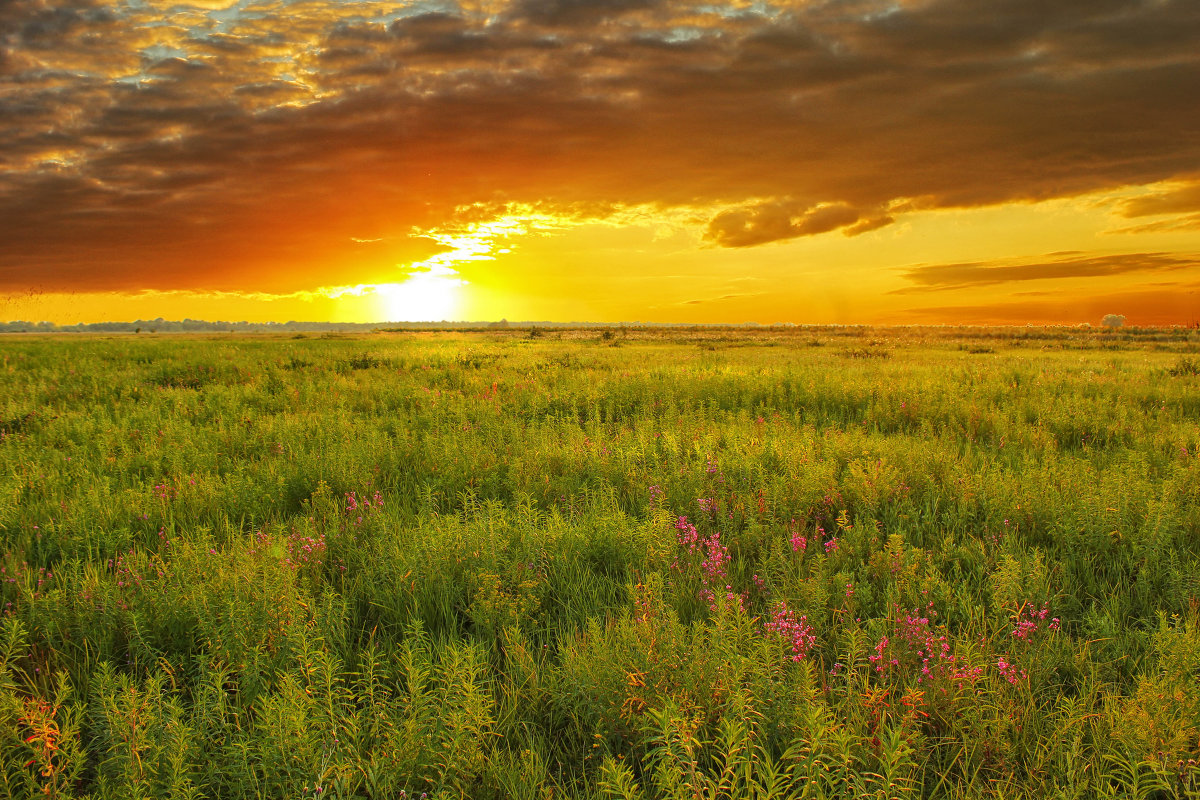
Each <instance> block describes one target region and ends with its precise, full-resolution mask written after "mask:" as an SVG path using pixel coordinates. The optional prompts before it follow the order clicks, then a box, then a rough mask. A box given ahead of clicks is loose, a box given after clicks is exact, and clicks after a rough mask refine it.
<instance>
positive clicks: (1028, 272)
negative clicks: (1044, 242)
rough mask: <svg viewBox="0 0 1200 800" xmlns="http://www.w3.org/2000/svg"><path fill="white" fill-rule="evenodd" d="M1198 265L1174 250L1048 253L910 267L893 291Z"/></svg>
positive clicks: (1198, 258) (1195, 258) (1198, 264)
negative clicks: (1034, 258)
mask: <svg viewBox="0 0 1200 800" xmlns="http://www.w3.org/2000/svg"><path fill="white" fill-rule="evenodd" d="M1197 266H1200V257H1196V256H1187V255H1179V254H1174V253H1122V254H1117V255H1108V256H1095V255H1083V254H1079V253H1051V254H1050V255H1049V256H1047V257H1046V258H1044V259H1041V260H1037V261H1020V262H1013V261H975V262H967V263H961V264H930V265H922V266H918V267H912V268H910V269H908V270H906V271H905V272H904V277H906V278H907V279H908V280H910V281H912V282H913V283H915V284H917V285H916V286H913V287H909V288H906V289H899V290H897V291H896V292H893V294H910V293H913V292H929V291H941V290H945V289H962V288H965V287H970V286H991V285H995V284H1000V283H1020V282H1024V281H1035V280H1045V279H1047V278H1094V277H1101V276H1110V275H1121V274H1124V273H1127V272H1163V271H1170V270H1179V269H1187V268H1189V267H1197Z"/></svg>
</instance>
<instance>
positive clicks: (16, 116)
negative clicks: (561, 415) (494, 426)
mask: <svg viewBox="0 0 1200 800" xmlns="http://www.w3.org/2000/svg"><path fill="white" fill-rule="evenodd" d="M222 6H228V4H226V3H220V2H216V1H215V0H214V2H208V0H204V2H181V3H178V4H174V3H167V2H156V3H152V4H138V5H132V4H100V3H93V2H88V1H87V0H76V1H75V2H72V3H69V4H62V5H58V6H50V5H47V4H45V3H43V2H41V1H40V0H10V2H8V3H5V4H2V5H0V31H3V33H0V54H3V55H2V56H0V80H3V81H4V83H5V86H6V91H5V93H4V95H3V96H2V97H0V137H2V140H3V141H4V143H5V145H4V148H3V152H0V290H9V289H14V288H16V289H19V288H20V287H22V286H26V285H30V284H31V283H34V282H41V283H45V284H47V286H48V288H52V289H56V290H64V289H123V288H129V287H145V288H150V287H153V288H179V287H180V286H184V285H187V286H188V287H189V288H200V289H212V290H250V289H259V288H263V287H269V288H270V290H272V291H283V290H293V289H298V288H302V287H303V286H305V285H306V283H305V282H306V281H307V282H311V280H312V279H313V277H314V276H315V275H317V274H320V273H321V271H322V270H330V269H333V270H335V271H338V272H339V273H344V275H339V278H338V280H339V281H340V282H344V283H346V284H357V283H371V282H375V281H379V280H382V279H383V278H382V277H381V274H382V273H385V272H386V271H388V270H390V269H392V268H393V266H394V265H395V264H396V263H410V262H411V261H414V260H420V259H422V258H426V257H428V252H429V251H428V248H429V242H428V241H424V240H422V239H420V238H419V237H415V238H414V231H424V230H430V229H434V228H437V227H438V226H440V225H443V224H445V223H446V222H447V221H448V220H452V219H453V217H454V213H455V209H458V208H461V207H463V206H471V205H474V204H485V206H486V205H487V204H494V207H496V208H499V207H501V206H503V205H504V204H507V203H518V204H537V205H538V206H539V207H540V208H543V209H546V210H553V209H563V210H564V213H571V212H570V209H573V208H581V207H589V208H602V207H609V208H629V207H655V208H659V209H663V210H665V211H670V210H672V209H683V208H688V209H720V211H717V212H716V213H713V212H711V211H710V212H709V214H708V216H709V217H710V219H709V220H708V223H707V224H708V229H707V230H708V237H709V240H710V241H711V242H713V243H715V244H718V245H724V246H732V247H745V246H750V245H754V244H761V243H765V242H769V241H776V240H779V239H787V238H793V237H796V236H805V235H812V234H816V233H820V232H825V231H830V230H842V231H843V232H844V233H846V234H848V235H854V234H856V233H862V232H865V231H867V230H871V229H874V228H878V227H880V226H882V225H885V224H887V222H888V221H889V220H890V215H894V214H898V213H901V210H900V209H901V208H902V207H903V206H902V204H901V199H902V198H919V199H920V200H919V204H920V206H921V207H924V208H938V207H964V206H977V205H987V204H992V203H999V202H1005V201H1013V200H1037V199H1044V198H1050V197H1062V196H1070V195H1073V194H1078V193H1083V192H1088V191H1093V190H1099V189H1107V188H1114V187H1121V186H1130V185H1145V184H1150V183H1155V182H1161V181H1167V180H1178V181H1187V180H1193V181H1194V175H1195V165H1196V164H1197V163H1200V138H1197V137H1196V136H1194V135H1192V133H1191V132H1192V131H1196V130H1200V104H1197V103H1195V101H1194V99H1195V98H1196V97H1197V96H1200V56H1198V55H1197V53H1200V47H1197V43H1198V42H1200V6H1198V5H1197V4H1195V3H1187V2H1155V3H1149V2H1146V3H1143V2H1134V1H1133V0H1087V1H1086V2H1085V0H1063V2H1056V3H1053V4H1044V3H1033V2H1030V0H1017V1H1015V2H1006V3H997V4H991V5H989V6H988V8H987V10H986V12H981V11H980V9H979V6H978V4H977V3H975V2H969V1H968V0H929V2H922V3H900V4H897V3H893V2H891V1H890V0H855V2H849V3H791V2H779V3H770V2H766V3H754V4H749V3H742V2H729V3H720V2H717V3H708V2H704V3H701V2H688V1H687V0H670V1H667V0H663V1H662V2H651V1H650V0H604V1H603V2H599V3H592V2H588V3H585V2H582V0H545V2H534V1H533V0H517V1H516V2H502V1H498V2H472V3H460V4H457V5H456V4H454V3H450V2H448V3H445V4H439V6H438V7H439V8H441V9H442V10H441V11H440V12H438V13H417V12H418V10H419V8H421V7H425V8H427V6H404V5H399V6H398V5H394V4H382V3H372V2H333V0H306V1H305V2H300V3H284V2H282V0H261V2H250V3H241V4H238V5H237V6H234V7H227V8H224V9H223V10H215V9H218V8H220V7H222ZM1192 191H1194V190H1193V189H1180V190H1179V191H1178V192H1175V193H1173V194H1172V193H1167V194H1165V195H1164V196H1162V197H1160V198H1158V200H1156V201H1154V203H1157V205H1155V204H1154V203H1151V201H1149V200H1146V201H1144V202H1142V203H1141V204H1139V203H1138V202H1136V201H1130V202H1131V204H1130V205H1129V206H1127V207H1126V211H1127V212H1128V213H1129V214H1130V215H1131V216H1138V215H1144V214H1151V213H1168V211H1167V210H1161V209H1168V210H1169V209H1172V208H1176V209H1184V208H1185V207H1187V205H1188V203H1192V202H1193V201H1194V199H1195V197H1194V195H1193V194H1191V193H1190V192H1192ZM1152 207H1153V208H1155V209H1160V210H1154V211H1151V210H1148V209H1150V208H1152ZM1191 208H1192V210H1195V206H1194V205H1192V206H1191ZM881 209H887V210H888V213H884V212H883V211H881ZM497 213H500V212H497ZM1171 213H1174V212H1171ZM1185 213H1186V212H1185ZM351 237H358V238H384V239H386V242H387V243H388V244H389V245H391V244H393V243H395V246H394V249H392V250H389V249H388V247H379V248H375V249H377V250H379V251H380V252H378V253H375V252H374V249H373V250H372V253H371V256H370V258H367V257H366V256H365V255H364V254H363V252H362V251H363V249H364V248H358V249H357V251H355V252H353V253H348V252H347V251H346V250H345V249H344V248H347V247H350V248H352V249H353V247H354V244H353V243H352V242H350V241H349V240H350V238H351ZM324 280H325V281H326V282H327V281H328V277H326V278H325V279H324ZM307 285H319V284H311V283H309V284H307Z"/></svg>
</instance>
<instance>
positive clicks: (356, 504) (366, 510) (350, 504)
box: [346, 491, 383, 525]
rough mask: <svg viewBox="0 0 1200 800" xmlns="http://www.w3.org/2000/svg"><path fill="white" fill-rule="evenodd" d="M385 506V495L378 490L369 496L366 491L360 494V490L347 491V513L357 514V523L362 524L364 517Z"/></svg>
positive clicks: (350, 514)
mask: <svg viewBox="0 0 1200 800" xmlns="http://www.w3.org/2000/svg"><path fill="white" fill-rule="evenodd" d="M381 508H383V495H382V494H380V493H379V492H378V491H376V492H375V494H374V495H373V496H371V497H367V494H366V492H363V493H362V494H359V493H358V492H346V515H347V516H352V517H353V516H356V519H355V521H354V522H355V524H356V525H361V524H362V522H363V517H364V516H365V515H370V514H373V513H375V512H376V511H378V510H379V509H381Z"/></svg>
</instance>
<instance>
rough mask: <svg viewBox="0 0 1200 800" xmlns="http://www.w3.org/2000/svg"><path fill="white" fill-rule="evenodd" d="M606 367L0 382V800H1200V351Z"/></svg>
mask: <svg viewBox="0 0 1200 800" xmlns="http://www.w3.org/2000/svg"><path fill="white" fill-rule="evenodd" d="M606 333H607V334H608V335H602V334H601V333H600V332H596V331H565V332H564V331H558V330H545V331H539V335H538V336H536V337H533V336H529V335H528V334H527V332H526V331H515V332H513V331H503V330H498V331H490V332H476V333H455V334H445V333H380V334H375V335H364V336H358V337H348V336H335V335H330V336H308V337H298V338H276V337H271V336H245V337H233V336H230V337H223V336H221V337H216V336H176V337H158V336H151V337H147V336H138V337H132V336H114V337H101V336H66V335H64V336H54V337H40V338H39V337H25V336H9V337H6V338H4V339H3V340H2V341H0V347H3V349H4V351H5V352H4V355H5V358H4V359H3V360H2V362H0V465H2V467H3V468H2V469H0V796H3V797H13V798H27V797H28V798H34V797H57V798H84V797H91V798H96V799H97V800H99V799H100V798H134V797H145V798H212V799H213V800H215V799H216V798H222V799H223V798H247V799H249V798H280V799H282V798H287V799H288V800H291V798H301V797H304V798H324V797H342V798H388V799H389V800H391V799H392V798H404V797H408V798H417V797H422V796H425V797H426V798H434V797H438V798H464V797H470V798H510V797H513V798H528V799H529V800H534V798H537V799H538V800H545V798H550V797H579V798H589V797H620V798H674V797H678V798H688V800H692V798H718V797H721V798H735V797H736V798H762V799H763V800H765V799H766V798H784V797H795V798H799V797H812V798H820V797H826V798H833V797H875V798H881V800H882V799H883V798H910V797H912V798H916V797H931V798H932V797H949V798H959V797H961V798H968V797H970V798H976V797H996V798H1000V797H1021V796H1031V797H1032V796H1058V797H1078V798H1090V797H1106V796H1112V797H1159V798H1173V797H1190V796H1197V794H1200V766H1198V765H1197V762H1198V761H1200V699H1198V698H1200V644H1198V643H1200V622H1198V619H1200V577H1197V576H1200V425H1197V420H1198V419H1200V383H1198V382H1197V381H1198V380H1200V379H1198V378H1197V375H1196V371H1195V370H1194V369H1185V368H1184V367H1185V366H1187V365H1188V364H1190V363H1191V362H1193V361H1195V360H1196V359H1195V353H1196V351H1197V348H1198V347H1200V339H1198V338H1197V335H1196V334H1195V333H1194V332H1192V333H1189V332H1188V331H1180V330H1171V331H1152V330H1141V329H1136V328H1129V329H1122V330H1120V331H1106V332H1092V331H1087V330H1068V329H1015V330H968V329H944V328H939V329H920V328H912V329H903V330H893V331H873V330H868V329H861V328H813V329H792V330H786V331H785V330H773V329H762V330H757V331H746V332H735V331H732V330H688V331H685V330H679V329H661V330H643V329H631V330H623V331H608V332H606ZM1180 365H1184V366H1180Z"/></svg>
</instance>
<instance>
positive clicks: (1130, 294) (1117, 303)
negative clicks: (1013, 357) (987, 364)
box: [900, 283, 1200, 325]
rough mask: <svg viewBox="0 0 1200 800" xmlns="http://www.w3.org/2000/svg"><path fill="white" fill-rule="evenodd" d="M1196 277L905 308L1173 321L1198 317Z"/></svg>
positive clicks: (988, 321)
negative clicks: (1094, 291) (1168, 285)
mask: <svg viewBox="0 0 1200 800" xmlns="http://www.w3.org/2000/svg"><path fill="white" fill-rule="evenodd" d="M1198 289H1200V284H1196V283H1192V284H1189V285H1187V286H1184V287H1179V288H1173V289H1166V290H1164V289H1148V290H1143V289H1138V290H1131V291H1124V292H1111V293H1106V294H1102V295H1096V296H1084V297H1079V296H1069V295H1068V296H1063V297H1060V298H1054V299H1046V300H1021V301H1002V302H995V303H981V304H977V305H940V306H924V307H919V308H910V309H905V310H904V311H902V312H900V313H901V316H900V319H903V320H906V321H909V322H946V321H954V322H956V323H958V324H969V325H1024V324H1027V323H1028V324H1034V325H1042V324H1060V323H1083V322H1087V323H1090V324H1092V325H1098V324H1100V320H1101V319H1102V318H1103V317H1104V315H1105V314H1123V315H1124V316H1125V317H1126V318H1127V320H1128V323H1129V324H1130V325H1173V324H1179V322H1180V321H1181V320H1183V321H1185V322H1186V323H1196V322H1200V305H1198V298H1197V290H1198Z"/></svg>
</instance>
